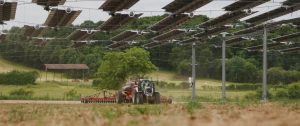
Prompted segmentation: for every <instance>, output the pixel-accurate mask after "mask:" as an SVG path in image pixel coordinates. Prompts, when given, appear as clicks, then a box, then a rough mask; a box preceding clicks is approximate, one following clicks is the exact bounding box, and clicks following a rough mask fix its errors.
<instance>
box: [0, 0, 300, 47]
mask: <svg viewBox="0 0 300 126" xmlns="http://www.w3.org/2000/svg"><path fill="white" fill-rule="evenodd" d="M212 1H213V0H173V1H172V2H171V3H169V4H167V5H166V6H164V7H163V8H162V9H164V10H165V11H166V12H169V13H171V14H169V15H167V16H166V17H165V18H163V19H162V20H160V21H158V22H157V23H155V24H153V25H152V26H150V27H149V28H148V30H149V32H153V33H159V34H158V35H157V36H155V37H153V38H152V39H151V40H149V42H148V43H145V44H144V45H143V47H145V48H154V47H157V46H161V45H165V44H170V43H174V39H177V38H179V40H180V42H179V43H180V44H181V45H187V44H190V43H195V42H196V43H201V42H203V41H204V42H205V41H207V40H208V39H211V38H213V37H214V36H216V35H218V34H220V33H222V32H226V31H228V30H230V29H231V27H230V26H228V25H231V24H232V23H234V22H237V21H240V19H242V18H244V17H247V16H250V15H252V14H254V13H256V11H252V8H254V7H257V6H259V5H262V4H264V3H267V2H269V1H270V0H238V1H236V2H234V3H232V4H230V5H228V6H226V7H224V10H225V11H227V12H226V13H225V14H223V15H221V16H218V17H216V18H213V19H210V20H208V21H206V22H203V23H201V24H199V25H198V26H196V27H195V30H196V31H197V32H198V33H190V34H185V33H187V31H188V30H187V29H178V27H180V26H181V25H182V24H183V23H185V22H188V21H190V20H191V19H193V18H195V17H197V15H195V14H194V13H193V12H194V11H195V10H197V9H199V8H201V7H203V6H205V5H207V4H209V3H211V2H212ZM32 2H33V3H36V4H37V5H41V6H44V7H45V10H49V11H50V13H49V15H48V17H47V19H46V21H45V23H44V24H43V25H44V26H47V27H55V28H57V27H68V26H71V25H72V23H73V22H74V20H75V19H76V18H77V17H78V16H79V15H80V14H81V10H73V9H72V8H67V9H57V8H50V7H55V6H58V5H63V4H65V2H66V0H32ZM138 2H139V0H106V1H105V2H104V3H103V4H102V5H101V6H100V7H99V9H102V10H103V11H106V12H108V13H109V14H110V15H111V17H110V18H109V19H108V20H107V21H105V22H104V23H102V24H101V25H100V26H98V27H97V32H98V31H99V32H108V33H110V32H114V31H116V30H118V29H120V28H121V27H123V26H124V25H126V24H128V23H130V22H132V21H134V20H137V19H138V18H139V17H141V16H142V13H135V12H130V13H123V12H120V11H123V10H128V9H130V8H131V7H132V6H133V5H135V4H136V3H138ZM16 7H17V3H16V2H5V4H3V5H0V21H1V22H2V23H3V22H4V21H9V20H11V19H14V17H15V14H16ZM298 10H300V1H299V0H286V1H284V2H283V3H282V6H281V7H278V8H275V9H274V10H271V11H268V12H265V13H262V14H259V15H257V16H254V17H252V18H249V19H246V20H245V22H246V23H247V24H250V25H248V26H249V27H247V28H245V29H242V30H240V31H237V32H234V33H233V35H231V38H230V39H227V40H226V42H227V44H229V45H236V44H239V43H242V42H245V41H247V40H249V38H245V36H247V37H252V36H257V35H261V33H262V31H263V28H264V27H265V25H264V24H262V23H264V22H266V21H269V20H272V19H274V18H277V17H280V16H283V15H285V14H289V13H292V12H295V11H298ZM299 19H300V18H295V19H290V20H282V21H277V22H271V23H268V24H267V25H266V27H267V28H268V30H269V31H272V30H274V29H276V28H279V27H281V25H282V24H289V23H292V24H293V25H294V26H297V27H298V28H299V26H300V20H299ZM45 29H46V27H38V28H37V27H34V26H24V35H26V36H28V37H39V36H42V35H43V31H45ZM91 30H92V29H91ZM95 33H96V32H90V31H89V29H88V30H82V29H76V30H74V31H73V32H72V33H71V34H70V35H69V36H68V37H67V39H69V40H72V41H73V42H74V45H75V47H80V46H81V45H83V44H82V43H83V42H80V41H88V40H90V39H91V38H92V37H93V35H94V34H95ZM191 34H192V35H191ZM141 35H143V34H141V32H139V31H136V30H127V31H123V32H121V33H119V34H118V35H116V36H113V37H111V38H110V40H111V41H112V43H111V44H110V45H108V46H107V47H108V48H111V49H121V48H126V47H130V45H132V44H134V43H135V39H136V38H138V37H139V36H141ZM298 35H299V33H294V34H290V35H285V36H281V37H278V38H273V39H271V41H274V42H277V43H276V44H278V43H280V41H288V40H292V39H294V38H297V37H298ZM183 37H184V38H185V40H182V39H183ZM186 38H187V39H186ZM272 44H274V45H275V43H272ZM271 46H272V45H271ZM257 48H258V46H257V47H249V48H248V49H254V50H255V49H257Z"/></svg>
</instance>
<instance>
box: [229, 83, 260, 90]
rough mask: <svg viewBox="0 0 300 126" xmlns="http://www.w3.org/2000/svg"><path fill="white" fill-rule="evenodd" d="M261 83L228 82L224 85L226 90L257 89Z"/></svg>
mask: <svg viewBox="0 0 300 126" xmlns="http://www.w3.org/2000/svg"><path fill="white" fill-rule="evenodd" d="M259 87H261V85H258V84H230V85H228V86H226V89H227V90H257V89H258V88H259Z"/></svg>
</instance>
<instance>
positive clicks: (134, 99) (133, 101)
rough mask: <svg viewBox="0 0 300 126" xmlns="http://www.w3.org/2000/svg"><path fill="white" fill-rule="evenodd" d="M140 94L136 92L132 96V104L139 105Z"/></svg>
mask: <svg viewBox="0 0 300 126" xmlns="http://www.w3.org/2000/svg"><path fill="white" fill-rule="evenodd" d="M137 98H138V92H134V94H133V96H132V103H133V104H137Z"/></svg>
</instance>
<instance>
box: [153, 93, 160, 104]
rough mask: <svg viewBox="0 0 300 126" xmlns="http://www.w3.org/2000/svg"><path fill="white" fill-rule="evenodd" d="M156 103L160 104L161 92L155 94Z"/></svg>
mask: <svg viewBox="0 0 300 126" xmlns="http://www.w3.org/2000/svg"><path fill="white" fill-rule="evenodd" d="M154 103H155V104H160V93H159V92H155V93H154Z"/></svg>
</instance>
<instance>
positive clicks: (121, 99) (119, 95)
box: [116, 91, 124, 104]
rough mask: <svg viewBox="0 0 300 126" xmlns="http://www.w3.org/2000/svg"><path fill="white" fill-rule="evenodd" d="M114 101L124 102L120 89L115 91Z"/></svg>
mask: <svg viewBox="0 0 300 126" xmlns="http://www.w3.org/2000/svg"><path fill="white" fill-rule="evenodd" d="M116 102H117V103H118V104H122V103H123V102H124V96H123V95H122V92H121V91H117V93H116Z"/></svg>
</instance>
